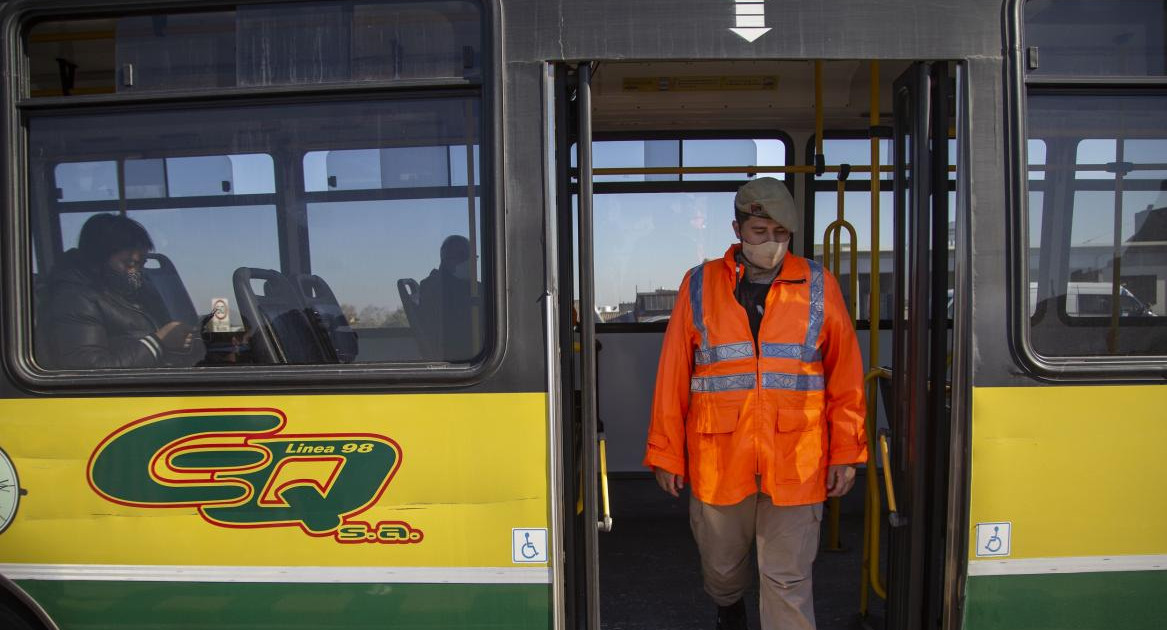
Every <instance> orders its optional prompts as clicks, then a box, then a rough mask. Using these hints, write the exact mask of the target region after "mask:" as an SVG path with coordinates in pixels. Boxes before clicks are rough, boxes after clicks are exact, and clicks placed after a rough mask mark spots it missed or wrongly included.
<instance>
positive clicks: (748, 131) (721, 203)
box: [557, 60, 956, 628]
mask: <svg viewBox="0 0 1167 630" xmlns="http://www.w3.org/2000/svg"><path fill="white" fill-rule="evenodd" d="M936 65H937V66H941V67H942V72H943V73H944V75H943V76H946V77H947V78H946V79H941V80H943V81H947V82H948V83H949V84H950V85H945V86H944V90H945V94H946V96H945V97H944V99H945V100H944V103H943V106H942V109H943V110H945V111H944V116H945V117H946V118H947V119H948V121H949V123H948V124H947V125H945V126H944V128H943V131H944V133H945V135H946V136H950V139H949V140H948V142H947V144H948V148H947V150H946V151H945V152H944V155H943V156H942V159H944V160H945V161H946V162H947V163H948V164H951V165H953V167H955V153H956V146H955V138H954V131H953V129H954V127H955V117H954V114H955V98H954V96H953V90H952V87H951V85H954V84H955V81H954V79H953V77H954V72H955V64H947V63H940V64H936ZM915 67H916V65H915V64H913V63H911V62H907V61H900V60H895V61H888V60H880V61H872V60H829V61H820V62H816V61H808V60H797V61H758V60H750V61H716V62H698V61H692V62H677V61H670V62H639V61H627V62H623V61H621V62H615V61H604V62H600V63H597V64H592V65H591V66H589V67H588V68H586V71H587V72H590V92H591V94H590V119H591V120H590V131H591V137H592V147H591V154H592V156H591V162H592V164H591V195H592V198H593V202H592V205H593V208H592V215H593V216H592V217H591V224H592V225H591V227H590V231H591V235H590V242H588V241H585V240H583V239H580V240H578V241H577V240H576V239H579V233H580V232H581V231H583V230H584V228H582V227H581V224H580V223H579V221H580V218H579V194H580V188H581V187H580V182H579V179H580V177H586V174H582V175H581V172H580V170H581V169H580V168H579V167H580V164H579V159H578V155H579V151H578V141H579V136H580V134H583V133H587V131H586V128H585V130H584V131H577V129H579V125H578V118H579V116H580V114H579V107H583V106H580V105H578V103H577V101H578V100H579V90H580V88H579V76H578V73H577V72H576V71H575V69H574V68H573V69H561V72H560V74H558V75H557V77H558V78H559V79H560V80H561V81H564V82H566V84H567V85H566V86H565V87H564V89H563V90H562V91H561V92H559V97H560V98H561V99H566V100H567V101H568V102H567V103H566V104H563V103H561V104H560V105H561V107H562V108H563V109H566V110H567V111H566V112H565V113H564V114H562V117H561V118H560V121H561V124H565V125H566V126H567V130H566V135H568V136H569V138H570V144H571V149H570V154H569V155H567V154H561V155H562V158H563V159H566V160H567V161H568V162H569V164H570V166H569V168H568V169H567V170H566V172H564V171H562V170H561V179H560V181H561V191H560V193H561V194H560V210H559V217H560V221H561V222H567V221H568V220H569V217H570V223H571V228H572V229H570V230H569V229H568V228H565V227H563V226H562V224H561V226H560V234H561V238H560V239H559V245H560V247H561V249H571V250H572V252H573V253H575V254H576V255H575V256H574V259H573V260H572V262H571V265H572V266H573V268H575V269H579V270H584V269H587V268H588V267H590V268H591V273H592V274H593V276H592V278H591V279H589V278H587V277H580V278H578V280H577V282H580V283H587V282H592V283H593V285H594V292H595V293H594V313H595V314H594V318H595V319H594V322H595V347H596V348H597V352H596V357H595V366H596V367H595V371H596V376H595V389H596V392H597V393H596V401H595V403H594V404H595V405H596V410H597V417H598V425H597V430H598V433H599V435H598V436H597V437H598V439H600V440H602V441H603V442H604V445H603V448H602V450H601V457H604V458H605V460H606V461H602V462H601V463H600V468H601V470H600V471H599V474H600V476H601V477H604V476H606V479H601V483H600V486H601V487H600V488H599V489H598V492H599V493H600V496H599V499H598V506H599V507H598V510H599V514H598V522H599V523H601V524H603V523H607V524H608V525H610V530H609V531H601V533H600V534H599V537H598V543H597V544H598V550H599V551H598V563H597V564H598V575H599V578H598V581H599V587H598V588H599V594H598V598H599V601H600V606H599V608H600V610H599V611H598V612H599V618H600V620H601V623H602V627H606V628H656V627H673V628H704V627H710V624H712V620H713V611H714V607H713V606H712V604H711V603H710V602H709V600H708V597H707V596H706V595H705V594H704V593H703V591H702V587H701V578H700V567H699V563H698V560H697V555H696V549H695V546H694V544H693V542H692V538H691V534H690V532H689V526H688V518H687V515H688V500H687V498H686V497H685V495H682V498H681V499H673V498H672V497H670V496H668V495H667V494H665V493H664V492H663V491H662V490H661V489H660V488H658V487H657V485H656V482H655V480H654V479H653V477H652V475H651V473H649V472H648V471H646V470H645V468H644V466H643V465H642V464H641V460H642V459H643V456H644V439H645V436H646V434H647V430H648V420H649V417H650V414H651V407H652V392H653V386H654V382H655V377H656V363H657V360H658V358H659V351H660V344H661V340H662V337H663V335H664V330H665V327H666V326H667V320H668V315H669V312H670V310H671V308H672V305H673V301H674V298H675V296H676V291H677V287H678V285H679V283H680V281H681V278H682V276H683V275H684V273H685V271H687V270H688V269H689V268H690V267H691V266H693V265H695V264H697V263H700V262H702V261H704V260H708V259H710V258H716V257H720V256H721V254H722V252H724V250H725V248H726V247H727V246H728V245H729V244H731V243H732V242H734V241H735V238H734V235H733V231H732V229H731V226H730V222H731V221H732V219H733V210H732V208H733V195H734V193H735V191H736V190H737V187H738V186H740V185H741V184H742V183H743V182H745V181H747V180H748V179H749V178H753V177H761V176H772V177H775V178H778V179H780V180H782V181H784V182H786V183H787V185H788V186H790V188H791V191H792V193H793V195H794V197H795V199H796V200H798V202H799V204H800V206H804V207H805V211H804V218H803V221H804V225H803V230H802V232H801V233H799V234H796V235H795V238H794V242H793V243H792V245H791V250H792V251H793V252H794V253H796V254H798V255H801V256H806V257H813V258H815V259H816V260H819V261H822V262H823V263H824V264H825V265H826V266H827V268H828V269H831V270H832V271H833V272H834V273H835V274H836V276H837V277H838V278H839V282H840V286H841V288H842V290H843V293H844V296H845V298H846V299H847V301H848V305H849V307H850V308H851V309H852V313H853V315H854V317H855V321H856V328H857V331H858V337H859V344H860V347H861V349H862V351H863V355H864V360H865V369H866V366H868V365H870V366H881V365H890V356H891V344H892V326H893V322H892V321H891V313H894V312H895V310H894V307H893V304H895V300H896V299H897V296H896V290H897V277H896V273H895V270H896V268H897V265H901V266H902V265H904V264H906V263H905V262H904V259H903V256H902V253H903V250H904V248H905V246H904V241H903V238H905V237H906V235H907V224H906V223H904V222H903V220H904V219H905V218H906V217H904V216H901V217H898V218H895V220H893V217H895V216H896V212H897V211H896V208H897V206H896V203H895V201H896V196H895V195H894V194H893V183H894V182H893V179H894V177H893V174H894V173H893V150H892V148H893V147H892V142H893V125H894V124H895V119H894V115H895V112H894V107H893V104H894V96H895V95H896V93H897V87H899V89H903V87H902V86H900V85H899V83H902V82H903V79H901V77H902V76H909V75H910V74H911V71H912V69H913V68H915ZM897 79H899V80H900V81H899V83H898V82H897ZM950 127H952V128H953V129H950ZM872 136H875V138H876V141H875V143H874V145H875V146H876V147H877V148H876V153H874V154H873V142H872V140H871V138H872ZM561 137H562V136H561ZM820 139H821V141H820ZM873 158H874V160H875V161H874V162H873ZM873 163H874V164H876V165H877V166H876V168H877V170H878V172H879V176H878V178H877V179H878V193H877V194H878V197H879V207H877V208H875V209H873V208H872V204H871V202H870V200H871V198H872V190H873V185H872V181H871V172H872V164H873ZM816 167H817V168H816ZM944 170H945V171H948V173H947V176H946V178H945V179H946V182H947V183H946V185H945V188H946V192H945V193H943V196H944V198H945V199H946V200H947V201H948V203H947V204H945V205H946V208H945V209H944V211H945V212H946V213H947V216H948V220H947V221H945V222H944V224H943V225H942V226H940V227H941V229H942V230H943V232H944V235H945V237H946V246H945V247H943V250H942V251H940V252H939V255H940V259H939V260H943V261H946V265H947V270H946V272H945V273H942V274H937V276H938V278H939V279H938V281H939V282H940V283H942V285H943V288H942V289H941V288H939V287H936V288H935V289H934V290H942V291H945V292H944V293H940V295H947V294H949V293H950V292H951V288H952V286H953V265H954V248H953V239H952V237H951V235H950V230H953V229H954V225H955V224H954V221H955V209H956V203H955V195H956V174H955V168H951V169H947V168H946V169H944ZM563 188H566V189H567V190H566V192H564V191H563ZM901 203H906V202H905V201H902V200H901ZM880 208H882V210H881V209H880ZM873 224H874V225H878V237H877V240H876V242H875V243H874V244H875V245H877V246H878V258H879V261H878V267H877V269H879V278H878V280H877V282H875V283H873V282H872V278H871V276H872V274H871V268H872V261H871V251H872V246H873V239H872V229H871V227H870V226H871V225H873ZM893 226H894V230H900V231H901V233H900V235H898V236H896V235H895V232H894V231H893ZM577 242H578V243H580V244H579V247H580V248H583V247H591V248H592V253H593V255H594V260H593V262H592V263H591V264H590V265H585V264H583V263H581V262H580V258H579V256H578V253H579V250H578V249H577V248H576V247H575V245H576V243H577ZM560 255H561V261H564V260H566V259H565V258H564V256H565V254H564V253H563V252H562V251H561V254H560ZM563 264H564V263H562V262H561V273H562V272H563V270H565V269H568V268H566V267H563V266H562V265H563ZM580 273H581V274H584V273H587V272H586V271H580ZM900 281H901V282H902V279H900ZM873 284H874V285H875V286H874V289H875V290H877V291H878V292H879V296H880V297H879V300H878V305H877V306H876V308H878V309H879V313H882V315H880V314H878V313H877V314H876V318H877V319H876V321H875V322H874V325H873V322H872V321H871V305H870V303H869V294H870V292H871V291H872V289H873ZM562 286H564V289H563V292H564V293H567V290H566V284H565V283H564V285H562ZM898 286H899V290H901V291H902V290H904V287H903V286H902V285H898ZM580 293H581V291H580V285H579V284H577V285H575V287H574V295H575V297H576V301H575V303H574V304H572V309H582V308H584V307H583V306H582V305H581V304H582V300H581V299H580ZM561 303H562V302H561ZM946 324H947V325H943V328H944V331H943V335H944V342H943V343H944V344H945V348H948V347H950V345H951V344H950V341H949V339H950V335H951V330H950V326H951V321H950V320H949V321H948V322H946ZM872 331H875V332H874V333H873V332H872ZM873 334H874V335H875V336H876V338H877V339H876V340H875V341H874V343H873V342H872V339H871V337H872V335H873ZM581 337H582V335H581ZM880 348H883V350H882V352H881V350H880ZM872 350H874V351H875V352H876V353H877V356H879V357H881V359H880V360H879V361H875V362H872V361H869V360H868V357H869V356H870V353H871V351H872ZM573 369H574V370H577V371H578V370H582V371H583V373H584V374H586V373H587V370H586V368H584V367H582V362H581V363H579V364H576V365H575V366H573ZM883 374H884V375H886V373H883ZM574 379H575V382H576V383H577V384H578V383H579V382H580V379H581V376H580V374H579V373H578V372H577V373H576V374H575V376H574ZM875 380H884V381H885V383H886V385H887V386H886V387H882V388H880V387H872V388H870V389H869V394H868V395H869V396H871V398H870V400H869V405H871V406H872V407H874V409H875V411H874V413H873V416H872V418H871V420H870V422H869V424H870V427H869V430H870V431H873V432H876V431H886V429H887V419H886V417H887V414H886V412H885V407H886V405H887V404H888V401H887V398H886V395H887V394H886V392H888V391H890V389H889V387H890V381H886V379H875ZM880 389H882V390H883V391H884V392H885V393H881V394H878V395H875V396H872V394H874V393H875V392H876V391H879V390H880ZM584 396H586V394H584ZM581 406H582V405H580V404H577V405H575V409H574V411H575V413H577V414H578V413H579V412H580V407H581ZM937 424H938V425H939V424H941V423H937ZM574 426H575V429H574V430H573V433H575V434H576V435H575V437H574V438H573V440H572V441H573V442H574V443H575V444H577V446H578V440H579V439H580V438H579V435H578V434H579V432H580V429H579V422H578V421H577V422H576V423H575V425H574ZM937 437H938V436H933V439H937ZM584 440H585V442H586V440H587V438H584ZM869 441H870V442H871V443H872V444H875V443H876V442H875V440H874V439H871V440H869ZM873 450H874V449H873ZM576 452H578V451H576ZM870 461H871V462H873V463H874V462H881V459H880V458H878V457H877V456H875V455H872V458H871V460H870ZM586 464H587V462H579V461H577V468H578V469H579V470H583V469H585V468H586ZM944 466H945V464H944V463H943V461H936V462H933V463H931V464H930V469H931V470H932V471H933V472H930V473H928V474H929V475H930V476H932V477H934V478H936V479H938V480H939V479H941V478H942V476H943V475H937V474H935V473H934V471H936V470H937V467H940V468H939V469H940V470H943V467H944ZM881 467H882V466H881V464H869V465H868V466H867V467H866V472H862V471H861V472H860V474H859V476H858V478H857V482H856V485H855V487H854V488H853V489H852V491H851V492H850V493H849V494H848V496H846V497H845V498H844V499H842V500H841V501H832V502H831V503H830V506H829V509H828V511H827V515H826V516H825V517H824V525H823V535H822V544H821V552H820V554H819V556H818V559H817V560H816V565H815V576H814V579H815V593H816V613H817V617H818V624H819V627H820V628H851V627H857V624H860V623H861V624H862V625H864V626H867V627H877V628H878V627H883V619H884V616H885V613H886V610H885V609H886V606H885V604H884V601H883V597H884V594H885V593H886V590H885V587H884V585H883V581H884V579H885V578H884V577H882V576H884V575H886V572H887V569H888V567H887V561H886V560H887V550H888V529H889V528H888V525H887V509H886V500H885V499H884V498H883V495H884V494H885V493H884V492H883V490H882V489H881V488H879V487H877V486H876V485H875V484H874V483H873V482H875V481H876V479H875V478H874V476H873V475H874V474H876V472H877V468H881ZM604 471H606V475H605V474H604ZM585 474H586V473H585ZM868 476H871V478H870V479H869V478H868ZM869 482H872V483H869ZM938 483H939V482H938ZM882 484H883V481H882V480H879V486H882ZM932 491H935V492H939V491H940V490H939V488H936V489H934V490H932ZM941 503H942V502H941ZM937 505H940V504H937ZM608 506H610V513H609V512H608V511H607V508H608ZM868 506H871V507H868ZM576 507H577V508H578V509H577V515H576V516H575V523H576V526H577V527H578V528H580V529H586V527H585V526H584V525H583V523H584V522H586V520H587V519H586V518H585V517H583V504H582V502H581V503H580V504H579V505H577V506H576ZM869 509H870V510H871V512H868V510H869ZM935 509H941V508H939V507H936V508H935ZM869 519H874V520H875V521H876V522H875V523H871V522H869ZM881 524H882V533H881V532H880V529H881ZM872 525H874V531H873V530H872ZM604 529H605V528H604V527H601V530H604ZM865 539H866V540H865ZM870 541H875V543H876V544H875V546H874V547H872V549H873V550H871V549H869V548H868V545H867V544H866V543H867V542H870ZM935 544H941V546H942V543H940V542H936V543H935ZM586 548H587V545H586V544H585V543H584V542H582V541H580V540H579V535H578V533H577V549H576V551H577V553H580V554H587V553H588V551H587V549H586ZM569 565H570V563H569ZM576 567H577V569H576V571H575V572H574V577H575V583H574V584H575V587H576V588H583V589H585V590H586V587H585V586H583V585H585V584H586V583H587V582H588V580H589V576H588V575H587V573H586V572H585V571H583V570H582V569H581V568H579V567H580V565H579V564H577V565H576ZM872 580H875V582H876V583H875V584H874V587H873V584H872ZM578 601H587V598H586V597H584V596H582V595H581V596H580V597H579V600H578ZM749 601H750V604H749V605H748V606H747V609H748V610H749V611H750V613H749V614H750V616H751V619H752V623H753V624H755V625H756V624H757V619H756V615H757V610H756V608H757V607H756V603H757V593H756V589H755V591H754V592H753V593H752V594H751V595H750V600H749ZM576 614H577V616H586V615H587V613H586V612H585V611H580V610H577V611H576ZM591 614H595V611H593V612H592V613H591Z"/></svg>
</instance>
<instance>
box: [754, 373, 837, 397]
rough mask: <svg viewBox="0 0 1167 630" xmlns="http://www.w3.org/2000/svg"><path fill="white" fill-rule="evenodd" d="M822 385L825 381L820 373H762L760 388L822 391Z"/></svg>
mask: <svg viewBox="0 0 1167 630" xmlns="http://www.w3.org/2000/svg"><path fill="white" fill-rule="evenodd" d="M824 385H825V381H824V379H823V376H822V374H786V373H783V372H763V373H762V389H786V390H793V391H796V392H809V391H822V389H823V387H824Z"/></svg>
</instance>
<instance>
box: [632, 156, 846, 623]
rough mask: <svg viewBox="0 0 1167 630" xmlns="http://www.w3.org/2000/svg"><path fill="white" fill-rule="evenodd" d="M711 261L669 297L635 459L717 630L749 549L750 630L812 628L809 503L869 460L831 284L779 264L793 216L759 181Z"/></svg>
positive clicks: (839, 299)
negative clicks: (688, 557)
mask: <svg viewBox="0 0 1167 630" xmlns="http://www.w3.org/2000/svg"><path fill="white" fill-rule="evenodd" d="M734 207H735V210H736V213H735V219H734V222H733V230H734V234H736V235H737V237H738V238H739V239H740V240H741V243H740V244H735V245H733V246H731V247H730V248H729V250H728V251H726V253H725V256H724V257H723V258H721V259H718V260H711V261H708V262H706V263H704V264H701V265H698V266H697V267H694V268H693V269H692V270H690V271H689V272H688V274H686V276H685V279H684V280H683V281H682V282H681V287H680V291H679V293H678V294H677V302H676V305H675V306H674V307H673V313H672V317H671V319H670V320H669V326H668V330H667V332H665V339H664V346H663V348H662V349H661V358H660V366H659V369H658V371H657V379H656V392H655V398H654V401H653V408H652V423H651V426H650V427H649V431H648V445H647V448H646V453H645V457H644V463H645V465H646V466H649V467H651V468H652V470H653V471H654V473H655V475H656V480H657V483H659V484H660V486H661V488H663V489H664V490H665V492H668V493H669V494H671V495H673V496H679V494H678V493H679V492H680V491H681V490H682V489H683V488H684V487H685V480H686V479H687V480H688V481H689V485H690V490H691V497H690V500H689V521H690V525H691V526H692V529H693V536H694V538H695V539H696V541H697V548H698V550H699V551H700V554H701V572H702V576H703V578H704V581H705V590H706V592H708V593H709V595H710V596H711V597H712V598H713V601H714V602H715V603H716V604H717V606H718V613H717V628H718V630H737V629H744V628H745V627H746V612H745V603H744V602H743V599H742V597H743V595H744V594H745V592H746V589H747V588H749V586H750V584H751V583H752V581H753V576H752V575H751V572H750V562H749V553H750V547H751V545H753V544H754V542H755V540H756V542H757V548H758V566H759V572H760V573H761V582H762V583H761V589H760V590H761V619H762V628H763V629H764V630H771V629H778V628H781V629H782V630H795V629H809V630H813V628H814V627H815V621H814V604H813V601H812V588H811V565H812V564H813V562H814V558H815V555H816V553H817V552H818V542H819V524H820V522H821V521H822V514H823V501H824V500H825V499H826V498H827V497H837V496H842V495H844V494H846V493H847V492H848V491H849V490H850V489H851V486H852V485H853V484H854V482H855V468H854V466H855V464H859V463H862V462H865V461H866V460H867V438H866V436H865V431H864V416H865V413H866V407H865V404H866V403H865V402H864V396H863V367H862V360H861V357H860V354H859V344H858V341H857V340H856V338H855V330H854V328H853V327H852V324H851V319H850V316H849V315H848V314H847V307H846V304H845V303H844V301H843V296H842V294H841V293H840V291H839V286H838V283H837V282H836V281H835V278H834V277H833V276H831V274H830V273H828V272H827V271H826V270H824V269H823V268H822V266H821V265H819V264H818V263H816V262H814V261H812V260H808V259H805V258H801V257H799V256H795V255H793V254H788V253H787V247H788V246H789V244H790V239H791V237H792V235H793V233H794V232H796V231H797V230H798V225H799V221H798V217H799V213H798V211H797V210H796V208H795V206H794V200H793V198H792V197H791V196H790V192H789V191H788V190H787V188H786V186H785V185H784V184H782V183H781V182H779V181H778V180H776V179H773V178H770V177H765V178H760V179H756V180H753V181H751V182H749V183H747V184H745V185H744V186H742V187H741V188H740V189H739V190H738V192H737V196H736V197H735V199H734Z"/></svg>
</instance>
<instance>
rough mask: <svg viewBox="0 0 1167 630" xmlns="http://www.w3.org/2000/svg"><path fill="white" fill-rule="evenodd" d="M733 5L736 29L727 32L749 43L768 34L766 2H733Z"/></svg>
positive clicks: (761, 0)
mask: <svg viewBox="0 0 1167 630" xmlns="http://www.w3.org/2000/svg"><path fill="white" fill-rule="evenodd" d="M734 5H735V10H736V13H735V18H736V19H735V22H734V26H735V27H736V28H731V29H729V30H731V31H733V32H735V33H737V34H738V35H740V36H741V38H742V39H744V40H746V41H747V42H751V43H752V42H753V41H754V40H755V39H758V38H759V37H761V36H763V35H765V34H766V33H769V32H770V29H769V28H768V27H767V26H766V0H734Z"/></svg>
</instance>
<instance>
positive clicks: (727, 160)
mask: <svg viewBox="0 0 1167 630" xmlns="http://www.w3.org/2000/svg"><path fill="white" fill-rule="evenodd" d="M682 148H683V151H684V161H685V166H786V143H784V142H782V141H781V140H775V139H765V140H750V139H729V140H684V141H682ZM759 175H760V176H767V177H773V178H775V179H780V180H784V181H785V180H786V177H787V174H786V173H759ZM684 179H685V180H686V181H704V180H737V181H741V179H742V176H741V174H740V173H693V174H690V175H685V177H684Z"/></svg>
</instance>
